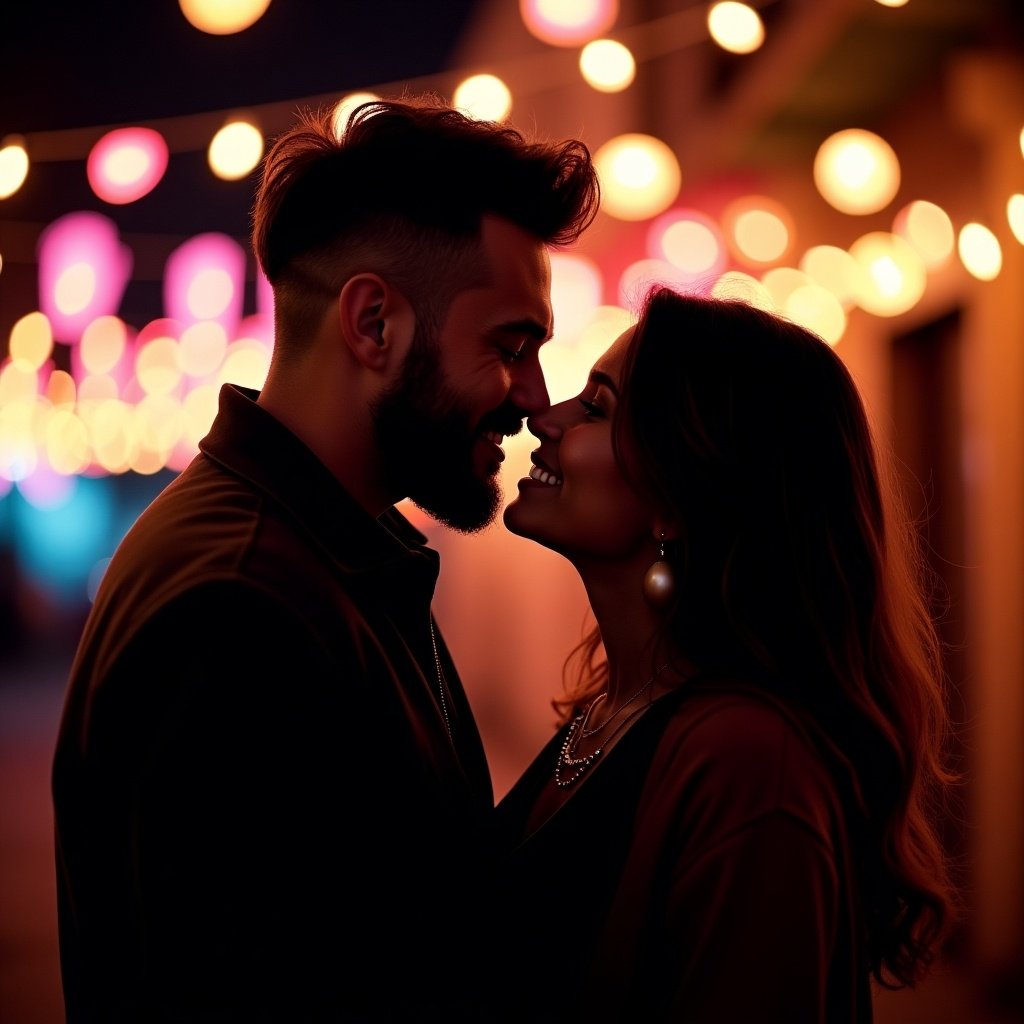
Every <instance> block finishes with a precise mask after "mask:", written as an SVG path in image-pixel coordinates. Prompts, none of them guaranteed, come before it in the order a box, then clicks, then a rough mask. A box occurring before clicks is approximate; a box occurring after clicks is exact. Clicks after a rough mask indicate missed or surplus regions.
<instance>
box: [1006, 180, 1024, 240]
mask: <svg viewBox="0 0 1024 1024" xmlns="http://www.w3.org/2000/svg"><path fill="white" fill-rule="evenodd" d="M1006 219H1007V221H1009V224H1010V230H1011V231H1012V232H1013V237H1014V238H1016V239H1017V241H1018V242H1020V244H1021V245H1024V195H1021V194H1020V193H1019V192H1015V193H1014V194H1013V195H1012V196H1010V198H1009V199H1007V200H1006Z"/></svg>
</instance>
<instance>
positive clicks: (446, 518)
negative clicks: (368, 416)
mask: <svg viewBox="0 0 1024 1024" xmlns="http://www.w3.org/2000/svg"><path fill="white" fill-rule="evenodd" d="M485 420H490V421H494V426H493V428H492V429H494V430H497V431H498V432H499V433H506V434H512V433H516V432H518V430H519V429H520V428H521V426H522V414H521V413H518V411H517V410H513V409H512V408H511V407H509V406H508V405H505V406H503V407H502V408H501V409H500V410H496V411H495V412H493V413H491V414H489V415H488V416H487V417H485ZM373 425H374V436H375V439H376V442H377V450H378V453H379V456H380V459H381V463H382V466H383V473H384V478H385V480H386V481H387V484H388V487H389V489H390V490H391V491H392V492H394V493H402V494H406V495H408V496H409V498H410V499H411V500H412V502H413V504H415V505H416V506H417V507H418V508H421V509H422V510H423V511H424V512H426V513H427V514H428V515H430V516H432V517H433V518H434V519H436V520H437V521H438V522H440V523H443V524H444V525H445V526H449V527H451V528H452V529H454V530H458V531H460V532H461V533H476V532H477V531H479V530H482V529H483V528H484V527H485V526H487V525H489V524H490V523H491V522H493V521H494V518H495V517H496V516H497V514H498V509H499V508H500V506H501V499H502V493H501V488H500V486H499V483H498V474H497V472H495V473H494V474H493V475H491V476H489V477H488V478H487V479H486V480H481V479H480V477H479V476H478V475H477V473H476V470H475V469H474V466H473V450H474V447H475V445H476V441H477V438H478V437H479V435H480V430H481V429H487V426H486V424H476V425H474V424H473V422H472V413H470V412H469V411H468V410H467V409H466V408H465V404H464V403H463V401H462V398H461V396H460V395H459V394H458V393H457V392H456V391H455V390H454V389H453V388H452V387H451V385H450V384H449V383H448V381H447V380H446V378H445V375H444V372H443V370H442V369H441V362H440V351H439V349H438V346H437V345H436V344H435V343H434V342H433V341H432V340H431V339H429V338H428V337H427V336H426V334H425V333H424V332H422V331H420V330H419V329H417V332H416V337H415V338H414V339H413V343H412V346H411V347H410V350H409V354H408V355H407V356H406V359H405V363H404V364H403V366H402V370H401V373H400V375H399V378H398V381H397V382H396V383H395V385H394V386H393V387H392V388H391V389H390V390H389V391H387V392H385V393H384V394H383V395H382V396H381V397H380V398H379V399H378V400H377V402H376V403H375V406H374V409H373ZM502 427H504V429H502Z"/></svg>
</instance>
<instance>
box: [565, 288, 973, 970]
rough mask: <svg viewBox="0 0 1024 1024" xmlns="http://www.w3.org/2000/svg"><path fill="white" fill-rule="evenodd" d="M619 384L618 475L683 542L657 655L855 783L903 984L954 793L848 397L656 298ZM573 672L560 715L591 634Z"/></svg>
mask: <svg viewBox="0 0 1024 1024" xmlns="http://www.w3.org/2000/svg"><path fill="white" fill-rule="evenodd" d="M623 380H624V382H625V385H624V387H623V389H622V398H621V400H620V403H619V407H618V413H617V416H616V422H615V439H616V452H617V456H618V458H619V461H620V464H621V465H622V467H623V471H624V472H625V474H626V476H627V478H628V479H629V480H630V481H631V482H632V483H633V485H634V486H635V487H636V488H637V489H638V490H639V491H640V492H641V493H644V494H645V495H646V496H647V497H648V498H649V499H650V500H651V502H652V503H653V504H654V506H655V507H657V508H659V509H660V510H662V511H663V512H664V513H665V514H666V515H667V517H668V518H669V520H670V521H672V522H673V523H675V524H676V525H677V527H678V529H679V530H680V531H681V532H680V537H679V539H678V540H677V541H676V542H675V544H674V549H673V550H671V551H670V552H669V557H670V558H671V560H672V561H673V563H674V567H675V569H676V576H677V581H678V586H677V597H676V599H675V602H674V604H673V606H672V608H671V610H670V612H669V614H668V617H667V620H666V625H665V630H666V634H667V638H668V639H669V640H670V642H671V644H672V646H673V647H675V649H677V650H678V651H680V652H681V653H682V654H684V655H685V656H686V657H687V658H688V659H689V660H690V661H691V662H692V663H693V664H694V665H696V667H697V668H698V670H699V671H701V672H702V673H712V674H714V675H720V676H722V677H724V678H728V679H733V680H740V681H744V682H748V683H750V682H752V683H754V685H757V686H759V687H761V688H762V689H764V690H765V691H768V692H770V693H772V694H773V695H774V696H776V697H778V698H781V699H783V700H785V701H787V702H788V703H789V704H791V705H793V706H795V707H796V708H798V709H801V710H802V712H803V713H805V714H809V715H810V716H811V718H812V720H813V722H814V723H815V725H816V728H817V731H818V732H819V733H821V734H822V735H824V736H825V737H826V738H827V742H828V744H829V745H830V747H831V748H832V751H833V752H834V753H838V755H839V757H840V758H841V760H842V761H843V762H844V763H845V764H846V765H848V766H849V768H850V772H851V775H852V780H851V781H852V794H851V796H850V797H849V803H850V804H851V813H853V814H855V815H856V816H857V818H858V819H859V821H860V822H861V823H862V824H861V828H860V835H861V843H860V845H861V858H862V866H861V874H862V884H863V886H864V893H865V897H866V899H865V906H866V910H867V929H868V942H869V948H870V957H871V964H872V969H873V972H874V975H875V977H876V978H877V979H878V980H879V982H881V983H882V984H885V985H888V986H892V987H899V986H902V985H912V984H914V983H915V982H916V981H918V980H919V979H920V977H921V976H922V975H923V974H924V972H925V971H926V970H927V968H928V967H929V965H930V963H931V962H932V960H933V959H934V957H935V955H936V953H937V951H938V950H939V948H940V947H941V943H942V941H943V940H944V938H945V936H946V934H947V932H948V930H949V928H950V926H951V924H952V922H953V920H954V919H955V914H956V912H955V909H954V908H955V905H956V901H955V898H954V888H953V886H952V884H951V882H950V875H949V871H948V865H947V861H946V858H945V855H944V853H943V849H942V845H941V842H940V839H939V825H940V821H939V813H940V812H939V810H938V808H939V807H941V806H943V801H944V798H945V797H946V795H947V794H948V793H949V792H950V787H951V786H952V785H953V783H954V782H955V779H954V777H953V776H952V774H951V773H950V772H949V771H948V770H947V769H946V767H945V765H944V759H945V756H946V750H945V743H946V741H947V739H948V737H949V719H948V717H947V712H946V706H945V699H944V682H945V680H944V673H943V668H942V648H941V644H940V641H939V639H938V636H937V633H936V629H935V625H934V621H933V618H932V615H931V613H930V610H929V601H930V592H929V589H928V584H927V583H926V581H927V579H928V577H927V575H926V573H925V568H924V562H923V559H922V558H921V557H920V555H919V552H918V546H917V543H916V539H915V533H914V526H913V524H912V523H911V522H910V521H909V520H908V519H907V517H906V515H905V513H904V511H903V507H902V505H901V503H900V501H899V496H898V490H897V488H896V487H895V481H894V479H892V478H891V476H889V475H886V476H884V477H883V476H882V475H881V474H880V471H879V459H878V455H877V453H876V451H875V445H874V443H873V440H872V436H871V432H870V428H869V426H868V421H867V417H866V415H865V411H864V407H863V404H862V402H861V399H860V396H859V394H858V391H857V388H856V385H855V384H854V382H853V379H852V378H851V376H850V374H849V372H848V370H847V369H846V367H845V365H844V364H843V362H842V360H841V359H840V358H839V357H838V356H837V355H836V354H835V353H834V352H833V351H832V349H831V348H830V347H829V346H828V345H827V344H826V343H825V342H823V341H822V340H821V339H819V338H818V337H816V336H814V335H813V334H811V333H809V332H808V331H805V330H804V329H803V328H801V327H799V326H797V325H795V324H793V323H790V322H788V321H786V320H784V319H781V318H779V317H776V316H773V315H772V314H770V313H767V312H764V311H762V310H760V309H757V308H755V307H753V306H750V305H748V304H746V303H744V302H739V301H731V300H717V299H707V298H701V297H696V296H691V295H679V294H677V293H675V292H673V291H671V290H669V289H666V288H660V287H659V288H655V289H654V290H653V291H652V292H651V293H650V294H649V295H648V297H647V301H646V303H645V304H644V307H643V309H642V311H641V316H640V320H639V322H638V325H637V329H636V332H635V334H634V337H633V340H632V343H631V345H630V347H629V351H628V354H627V357H626V363H625V367H624V371H623ZM638 584H639V581H638ZM574 654H575V658H574V657H573V656H570V661H574V660H575V661H576V662H577V663H578V664H579V665H580V671H579V673H578V676H577V679H576V682H575V685H574V686H570V688H569V690H568V693H567V697H566V699H565V700H564V701H559V702H556V707H557V708H559V709H560V710H561V711H562V712H563V714H565V713H568V712H569V710H570V709H571V708H573V707H578V706H580V705H581V704H582V703H585V702H586V701H587V700H588V699H591V698H592V697H593V696H594V695H595V694H596V693H597V692H598V691H599V690H600V689H602V688H603V686H604V679H605V676H606V671H607V666H606V665H605V664H604V662H603V659H602V657H601V648H600V635H599V633H598V632H597V630H596V629H595V630H594V631H593V632H591V634H590V635H589V636H588V637H587V638H586V639H585V640H584V641H583V643H582V644H581V645H580V646H579V648H578V649H577V650H576V652H574Z"/></svg>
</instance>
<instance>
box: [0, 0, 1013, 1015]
mask: <svg viewBox="0 0 1024 1024" xmlns="http://www.w3.org/2000/svg"><path fill="white" fill-rule="evenodd" d="M1022 10H1024V8H1022V6H1021V5H1020V4H1019V3H1017V2H1016V0H903V2H899V0H887V2H885V3H882V2H877V0H768V2H756V3H752V4H749V5H747V4H739V3H730V2H727V3H705V2H694V3H691V2H687V0H445V2H444V3H433V4H432V3H428V2H422V0H407V2H402V0H372V2H363V0H348V2H343V3H342V2H338V3H322V2H321V3H314V2H312V0H231V2H228V0H206V2H204V0H180V2H179V0H149V2H147V3H144V4H139V3H134V2H127V0H108V2H105V3H103V4H90V5H86V4H78V5H62V6H61V7H60V8H59V9H56V8H50V7H47V6H46V5H44V4H17V5H8V7H7V8H6V9H5V12H4V26H3V34H2V36H0V1021H2V1022H4V1024H55V1022H59V1021H61V1020H62V1019H63V1008H62V1001H61V997H60V987H59V968H58V964H57V945H56V941H57V940H56V927H55V901H54V891H53V855H52V846H51V815H50V805H49V777H48V776H49V765H50V756H51V753H52V745H53V741H54V737H55V732H56V728H57V722H58V719H59V714H60V704H61V699H62V693H63V686H64V680H65V677H66V674H67V670H68V666H69V663H70V658H71V656H72V652H73V649H74V643H75V640H76V639H77V635H78V631H79V629H80V628H81V624H82V622H83V620H84V616H85V615H86V613H87V611H88V608H89V603H90V599H91V594H92V592H93V588H94V587H95V584H96V581H97V580H98V578H99V577H100V576H101V575H102V571H103V568H104V565H105V560H106V559H107V558H109V556H110V554H111V552H112V551H113V549H114V547H115V545H116V544H117V542H118V541H119V540H120V538H121V536H122V535H123V534H124V532H125V530H126V529H127V528H128V526H129V525H130V524H131V522H132V521H133V520H134V518H135V517H136V516H137V515H138V513H139V512H140V511H141V509H142V508H143V507H144V505H145V504H146V503H147V502H148V501H149V500H150V499H151V498H152V497H153V496H154V495H155V494H156V493H157V492H158V491H159V490H160V489H161V488H162V487H163V486H165V485H166V484H167V483H168V482H169V481H170V480H171V479H173V477H174V475H175V474H176V473H177V472H178V471H180V469H181V468H182V467H183V466H184V465H185V464H186V463H187V462H188V460H189V459H190V458H191V457H192V455H193V454H194V452H195V450H196V444H197V442H198V440H199V438H201V437H202V436H203V434H204V433H205V432H206V430H207V428H208V426H209V423H210V421H211V419H212V416H213V411H214V406H215V400H216V394H217V390H218V388H219V386H220V384H221V383H222V382H223V381H225V380H230V381H233V382H236V383H241V384H247V385H250V386H254V387H259V386H260V384H261V383H262V380H263V376H264V375H265V373H266V367H267V363H268V359H269V352H270V346H271V341H272V338H271V317H272V307H271V302H270V295H269V290H268V289H267V288H266V286H265V281H263V280H262V279H261V276H260V275H259V273H258V271H257V268H256V266H255V263H254V260H253V258H252V254H251V251H250V249H249V246H248V239H247V232H248V226H249V220H248V218H249V210H250V206H251V201H252V196H253V188H254V185H255V181H256V174H257V167H258V162H259V159H260V156H261V155H262V153H263V151H264V149H265V147H266V144H267V142H268V141H269V140H270V139H271V138H272V137H273V136H274V135H275V134H276V133H278V132H279V131H281V130H282V129H283V128H285V127H286V126H287V125H288V124H289V123H290V121H291V120H292V117H293V115H294V113H295V111H296V109H297V108H298V107H299V106H303V105H310V106H317V105H331V106H334V107H336V109H337V111H338V116H339V118H340V117H343V116H344V113H345V111H346V110H347V109H348V108H349V107H350V106H351V105H352V104H354V103H356V102H358V101H359V100H360V99H365V98H371V97H373V96H382V97H389V98H390V97H395V96H399V95H401V93H402V92H403V91H406V90H409V91H423V90H429V91H433V92H437V93H440V94H441V95H443V96H445V97H446V98H448V99H450V100H452V101H453V102H455V103H456V104H457V105H458V106H461V107H463V108H464V109H466V110H467V111H468V112H470V113H471V114H473V116H478V117H482V118H488V119H506V118H507V119H509V120H510V121H511V122H512V123H514V124H516V125H517V126H518V127H520V128H523V129H526V130H527V131H530V132H537V133H539V134H542V135H544V136H547V137H551V138H564V137H568V136H576V137H580V138H582V139H583V140H584V141H585V142H587V143H588V144H589V145H590V147H591V148H592V149H593V150H594V152H595V153H596V155H597V159H598V164H599V169H600V173H601V178H602V184H603V189H604V201H603V206H602V211H601V213H600V214H599V217H598V220H597V222H596V223H595V224H594V226H593V227H592V228H591V230H590V232H589V233H588V234H587V235H585V236H584V238H583V239H582V240H581V242H580V243H579V244H578V245H577V246H576V247H574V248H573V249H571V250H569V251H564V252H558V253H555V254H553V278H554V285H553V288H554V291H553V298H554V306H555V337H554V340H553V341H552V342H551V343H550V344H549V345H548V346H546V347H545V349H544V365H545V372H546V374H547V378H548V384H549V390H550V391H551V394H552V398H553V400H556V401H557V400H560V399H562V398H565V397H567V396H569V395H571V394H574V393H575V391H576V390H577V389H578V387H579V386H580V383H581V381H582V380H583V379H584V377H585V375H586V372H587V369H588V368H589V366H590V364H591V363H592V362H593V360H594V358H596V356H597V355H598V354H599V353H600V352H601V351H602V350H603V348H604V347H605V346H606V345H607V344H608V343H609V342H610V341H611V340H612V338H614V337H615V336H616V335H617V334H618V333H619V332H620V331H621V330H622V329H623V328H624V326H626V325H627V324H628V323H629V322H630V320H631V308H632V302H633V300H634V299H635V298H636V297H637V295H638V294H639V292H640V290H642V288H643V287H644V286H645V285H646V284H648V283H652V282H653V281H667V282H669V283H674V284H676V285H677V286H679V287H682V288H686V289H691V290H695V291H701V292H711V293H714V294H725V295H733V296H739V297H743V298H746V299H747V300H748V301H751V302H756V303H759V304H763V305H765V306H767V307H769V308H772V309H775V310H777V311H779V312H781V313H783V314H784V315H786V316H788V317H790V318H792V319H794V320H797V321H799V322H801V323H804V324H805V325H807V326H808V327H810V328H811V329H813V330H815V331H816V332H817V333H819V334H820V335H821V336H822V337H824V338H825V339H826V340H827V341H828V342H829V343H830V344H832V345H834V346H835V348H836V351H837V352H838V353H839V354H840V355H841V356H842V358H843V359H844V360H845V361H846V363H847V365H848V366H849V367H850V369H851V371H852V372H853V374H854V376H855V378H856V379H857V381H858V383H859V385H860V387H861V389H862V392H863V394H864V397H865V400H866V403H867V405H868V408H869V413H870V416H871V418H872V421H873V425H874V428H875V431H876V434H877V437H878V440H879V443H880V444H881V445H882V446H883V447H884V448H886V449H889V450H891V451H892V452H893V454H894V455H895V457H896V459H897V464H898V466H899V470H900V472H901V474H902V476H903V479H904V482H905V484H906V487H907V493H908V498H909V501H910V504H911V506H912V508H913V510H914V513H915V515H916V517H917V519H918V522H919V524H920V528H921V531H922V536H923V538H924V541H925V544H926V550H927V552H928V555H929V558H930V560H931V563H932V567H933V568H934V569H935V571H936V572H937V574H938V576H939V578H940V579H941V580H942V584H943V593H942V594H940V595H938V596H937V603H936V613H937V615H938V616H939V618H940V623H941V628H942V631H943V635H944V638H945V639H946V641H947V643H948V669H949V675H950V680H951V687H950V708H951V712H952V714H953V717H954V720H955V721H956V723H957V725H958V735H957V738H956V743H955V749H954V751H953V753H954V755H955V756H956V758H957V760H958V765H959V767H960V770H961V771H962V772H963V776H964V782H963V786H962V801H961V803H962V806H961V809H960V810H959V812H957V813H956V814H955V815H952V816H951V817H950V820H949V821H948V823H947V825H948V827H947V833H948V840H949V843H950V846H951V848H952V849H953V850H954V852H955V854H956V856H957V857H958V860H959V863H960V865H961V873H962V881H963V884H964V887H965V893H966V901H967V905H968V913H967V917H966V919H965V921H964V923H963V925H962V927H961V928H960V929H959V931H958V932H957V934H956V935H955V936H954V939H953V941H952V942H951V943H950V945H949V948H948V949H947V950H946V952H945V955H944V957H943V959H942V962H941V963H940V964H939V965H938V969H937V971H936V973H935V974H934V976H933V977H932V979H931V980H930V981H929V982H927V983H926V984H925V985H924V986H922V987H921V988H920V989H919V990H917V991H911V992H900V993H887V992H884V991H880V992H879V993H878V995H877V1001H876V1019H877V1020H879V1021H881V1022H883V1024H885V1022H918V1021H920V1022H929V1024H946V1022H948V1024H953V1022H956V1024H1004V1022H1019V1021H1024V980H1022V979H1024V870H1022V868H1021V865H1022V864H1024V755H1022V750H1024V629H1022V624H1024V571H1022V570H1024V525H1022V524H1024V60H1022V55H1024V14H1022ZM410 173H415V169H414V168H410ZM524 433H525V432H524ZM530 440H531V439H530V438H529V437H528V436H522V437H519V438H514V439H510V440H509V441H508V442H507V444H506V449H507V455H508V457H507V460H506V463H505V466H504V468H503V478H504V484H505V493H506V495H507V496H508V497H509V498H511V497H513V496H514V495H515V482H516V480H517V479H518V478H519V477H520V476H522V475H524V473H525V472H526V468H527V466H528V454H529V451H530V449H531V447H532V446H531V444H530ZM405 511H407V512H409V514H410V515H411V516H412V517H413V518H414V520H416V521H417V523H418V525H420V526H421V528H423V529H424V530H425V531H426V532H427V533H428V535H429V536H430V538H431V542H432V543H433V544H434V545H435V546H436V547H437V548H438V549H439V550H440V552H441V555H442V576H441V582H440V585H439V589H438V595H437V600H436V610H437V614H438V618H439V620H440V623H441V625H442V628H443V630H444V632H445V635H446V637H447V639H448V641H449V644H450V645H451V647H452V648H453V651H454V653H455V655H456V658H457V660H458V661H459V664H460V666H461V670H462V673H463V677H464V680H465V683H466V687H467V690H468V691H469V694H470V698H471V700H472V702H473V705H474V709H475V710H476V712H477V714H478V716H479V721H480V726H481V730H482V732H483V735H484V740H485V743H486V746H487V751H488V755H489V758H490V762H491V767H492V772H493V776H494V783H495V791H496V795H497V796H498V797H500V796H501V795H503V793H504V792H505V791H506V790H507V789H508V788H509V786H510V785H511V783H512V781H513V780H514V778H515V777H516V775H517V773H518V772H519V771H520V770H521V769H522V768H523V767H525V765H526V763H527V762H528V761H529V759H530V758H531V757H532V755H533V754H534V753H535V752H536V751H537V750H538V749H539V747H540V746H541V745H542V744H543V743H544V742H545V740H546V739H547V738H548V736H549V735H550V733H551V729H552V727H553V716H552V712H551V708H550V703H549V701H550V698H551V697H552V696H553V695H555V694H556V693H557V692H558V691H559V689H560V686H561V675H562V666H563V663H564V661H565V658H566V656H567V655H568V653H569V651H570V650H571V648H572V647H573V645H574V644H575V643H576V641H577V640H578V639H579V638H580V636H581V635H582V631H583V629H584V625H585V622H586V614H587V610H586V602H585V598H584V594H583V591H582V587H581V585H580V583H579V581H578V579H577V578H576V577H575V575H574V574H573V572H572V570H571V569H569V568H568V566H567V564H565V563H563V562H562V561H561V560H560V559H558V558H557V557H556V556H554V555H552V554H551V553H550V552H547V551H545V550H543V549H540V548H537V547H535V546H533V545H531V544H530V543H529V542H526V541H523V540H521V539H519V538H514V537H510V536H509V535H507V534H506V533H505V532H504V531H503V529H502V528H501V526H500V525H498V526H495V527H493V528H490V529H488V530H486V531H484V532H482V533H480V534H477V535H474V536H471V537H462V536H457V535H452V534H449V533H446V532H445V531H443V530H441V529H439V528H437V527H434V526H432V525H431V524H430V522H429V521H426V520H424V519H423V518H422V517H420V516H419V515H418V513H417V512H416V510H415V509H406V510H405Z"/></svg>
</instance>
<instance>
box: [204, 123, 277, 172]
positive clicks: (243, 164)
mask: <svg viewBox="0 0 1024 1024" xmlns="http://www.w3.org/2000/svg"><path fill="white" fill-rule="evenodd" d="M262 156H263V134H262V133H261V132H260V130H259V128H257V127H256V125H254V124H253V123H252V122H251V121H246V120H241V119H240V120H234V121H229V122H228V123H227V124H226V125H224V127H223V128H221V129H220V131H218V132H217V134H216V135H214V137H213V138H212V139H211V140H210V147H209V150H208V151H207V159H208V160H209V164H210V170H212V171H213V173H214V174H216V175H217V177H218V178H223V179H224V180H225V181H238V180H239V179H241V178H244V177H245V176H246V175H247V174H249V172H250V171H252V169H253V168H254V167H255V166H256V165H257V164H258V163H259V162H260V158H261V157H262Z"/></svg>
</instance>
